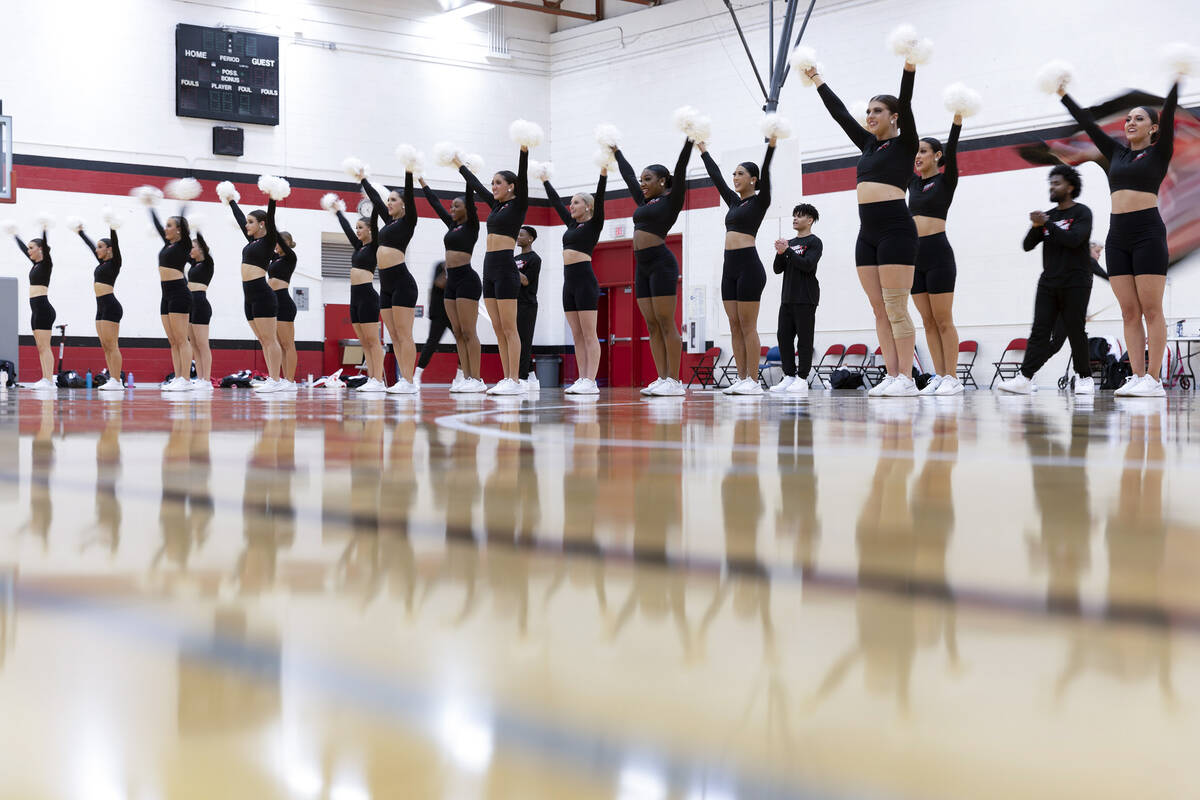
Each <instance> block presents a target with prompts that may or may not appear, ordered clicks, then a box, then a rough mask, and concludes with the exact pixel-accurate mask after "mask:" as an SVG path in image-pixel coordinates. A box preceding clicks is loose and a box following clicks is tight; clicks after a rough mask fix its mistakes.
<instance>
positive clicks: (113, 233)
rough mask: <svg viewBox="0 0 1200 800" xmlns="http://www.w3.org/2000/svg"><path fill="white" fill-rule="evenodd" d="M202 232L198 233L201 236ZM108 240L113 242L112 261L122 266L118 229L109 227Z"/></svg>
mask: <svg viewBox="0 0 1200 800" xmlns="http://www.w3.org/2000/svg"><path fill="white" fill-rule="evenodd" d="M199 235H200V234H198V233H197V234H196V236H199ZM108 241H110V242H112V263H113V266H114V267H116V268H117V269H120V268H121V243H120V241H118V240H117V229H116V228H109V229H108Z"/></svg>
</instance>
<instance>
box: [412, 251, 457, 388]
mask: <svg viewBox="0 0 1200 800" xmlns="http://www.w3.org/2000/svg"><path fill="white" fill-rule="evenodd" d="M427 307H428V309H429V333H428V334H427V335H426V336H425V344H424V345H423V346H422V347H421V355H420V356H419V357H418V358H417V369H416V371H415V372H414V374H413V383H414V384H417V385H420V383H421V373H422V372H424V371H425V368H426V367H428V366H429V362H430V361H432V360H433V354H434V353H436V352H437V349H438V345H439V344H441V342H442V337H443V336H445V335H446V331H447V330H449V329H450V318H449V317H448V316H446V262H445V261H439V262H437V263H436V264H434V266H433V282H432V283H431V284H429V304H428V306H427Z"/></svg>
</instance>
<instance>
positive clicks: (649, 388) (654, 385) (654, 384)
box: [642, 378, 666, 396]
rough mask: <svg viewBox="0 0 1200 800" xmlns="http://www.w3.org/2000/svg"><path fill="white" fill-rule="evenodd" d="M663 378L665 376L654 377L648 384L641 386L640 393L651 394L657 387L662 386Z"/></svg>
mask: <svg viewBox="0 0 1200 800" xmlns="http://www.w3.org/2000/svg"><path fill="white" fill-rule="evenodd" d="M665 380H666V378H655V379H654V380H653V381H651V382H650V385H649V386H644V387H642V394H644V395H646V396H650V395H653V394H654V393H655V392H656V391H658V387H660V386H662V383H663V381H665Z"/></svg>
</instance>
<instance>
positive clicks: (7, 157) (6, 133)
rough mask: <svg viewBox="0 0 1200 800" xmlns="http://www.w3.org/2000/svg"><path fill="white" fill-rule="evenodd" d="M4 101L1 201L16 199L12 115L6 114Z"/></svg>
mask: <svg viewBox="0 0 1200 800" xmlns="http://www.w3.org/2000/svg"><path fill="white" fill-rule="evenodd" d="M3 112H4V101H3V100H0V203H12V202H14V201H15V200H16V189H15V187H14V186H13V164H12V162H13V159H12V117H6V116H4V113H3Z"/></svg>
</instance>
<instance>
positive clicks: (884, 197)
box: [805, 60, 919, 397]
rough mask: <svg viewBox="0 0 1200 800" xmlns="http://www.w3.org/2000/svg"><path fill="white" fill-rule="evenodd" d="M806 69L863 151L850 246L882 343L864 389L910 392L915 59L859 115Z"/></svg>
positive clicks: (893, 394) (874, 392) (897, 394)
mask: <svg viewBox="0 0 1200 800" xmlns="http://www.w3.org/2000/svg"><path fill="white" fill-rule="evenodd" d="M805 74H806V75H807V76H808V77H809V78H810V79H811V80H812V81H813V83H814V84H815V85H816V87H817V91H818V92H819V93H820V95H821V101H822V102H823V103H824V104H825V108H826V109H827V110H828V111H829V114H830V116H832V117H833V119H834V121H835V122H837V123H838V125H840V126H841V128H842V130H843V131H845V132H846V135H847V136H848V137H850V141H852V142H853V143H854V146H855V147H857V148H858V149H859V150H860V151H861V152H862V155H861V156H859V159H858V169H857V184H858V187H857V191H858V217H859V230H858V241H857V242H856V243H855V247H854V259H855V264H856V265H857V266H858V270H857V272H858V280H859V282H860V283H861V284H862V287H863V291H865V292H866V295H867V298H868V299H869V300H870V302H871V310H872V311H873V312H874V313H875V332H876V333H877V334H878V336H879V347H880V349H881V350H882V351H883V359H884V363H885V364H886V365H887V375H886V376H885V377H884V379H883V380H882V381H880V382H879V383H878V384H876V385H875V386H874V387H873V388H872V389H871V390H870V391H868V393H867V394H868V396H870V397H910V396H912V395H915V394H917V386H916V383H915V382H914V381H913V380H912V378H911V377H910V375H911V374H912V364H913V356H914V350H913V345H914V344H915V341H916V330H915V329H914V328H913V323H912V317H911V316H909V313H908V296H909V293H910V292H911V290H912V285H913V269H914V265H915V264H916V261H917V228H916V225H915V224H914V223H913V219H912V215H911V214H910V213H909V211H908V206H906V205H905V203H904V192H905V189H907V188H908V183H909V180H910V179H911V178H912V171H913V160H914V159H915V158H916V155H917V150H918V147H919V137H918V136H917V126H916V122H915V120H914V119H913V113H912V95H913V84H914V82H915V78H916V65H915V64H913V63H912V62H910V61H907V60H906V61H905V64H904V72H903V73H902V75H901V80H900V97H899V98H896V97H893V96H892V95H888V94H881V95H876V96H875V97H873V98H871V100H870V102H869V103H868V105H867V109H866V117H865V120H863V119H860V118H856V117H855V116H854V115H852V114H851V113H850V112H849V111H847V110H846V106H845V104H843V103H842V101H841V100H840V99H838V96H837V95H836V94H834V93H833V90H832V89H830V88H829V85H828V84H826V83H825V81H824V80H823V79H822V77H821V76H820V75H819V74H818V73H817V70H816V69H815V68H809V69H807V70H806V71H805Z"/></svg>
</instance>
